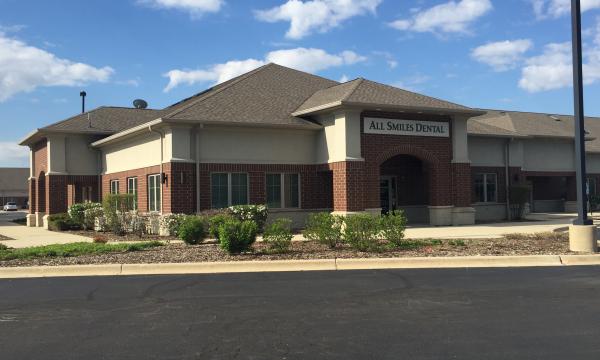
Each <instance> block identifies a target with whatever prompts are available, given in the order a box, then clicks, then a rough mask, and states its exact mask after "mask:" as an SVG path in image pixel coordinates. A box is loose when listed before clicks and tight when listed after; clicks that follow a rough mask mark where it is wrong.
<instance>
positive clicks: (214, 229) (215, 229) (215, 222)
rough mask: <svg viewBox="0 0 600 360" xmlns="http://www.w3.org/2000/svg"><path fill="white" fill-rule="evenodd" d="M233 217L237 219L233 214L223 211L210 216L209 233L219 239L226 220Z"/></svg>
mask: <svg viewBox="0 0 600 360" xmlns="http://www.w3.org/2000/svg"><path fill="white" fill-rule="evenodd" d="M231 219H235V218H234V217H233V216H231V215H229V214H228V213H223V212H222V213H218V214H216V215H213V216H212V217H210V218H209V219H208V233H209V235H210V237H212V238H214V239H217V240H219V228H220V227H221V225H223V224H224V223H225V222H226V221H228V220H231Z"/></svg>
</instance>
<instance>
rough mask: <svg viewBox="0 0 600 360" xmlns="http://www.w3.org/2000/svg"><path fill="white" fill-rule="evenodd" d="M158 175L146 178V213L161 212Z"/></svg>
mask: <svg viewBox="0 0 600 360" xmlns="http://www.w3.org/2000/svg"><path fill="white" fill-rule="evenodd" d="M160 185H161V184H160V175H159V174H156V175H149V176H148V211H161V207H160V201H161V198H160Z"/></svg>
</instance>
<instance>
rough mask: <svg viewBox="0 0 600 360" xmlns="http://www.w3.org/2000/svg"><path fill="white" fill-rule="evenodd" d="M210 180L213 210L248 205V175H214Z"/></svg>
mask: <svg viewBox="0 0 600 360" xmlns="http://www.w3.org/2000/svg"><path fill="white" fill-rule="evenodd" d="M210 179H211V180H210V186H211V206H212V208H213V209H222V208H226V207H228V206H233V205H246V204H248V197H249V196H248V174H246V173H212V174H211V177H210Z"/></svg>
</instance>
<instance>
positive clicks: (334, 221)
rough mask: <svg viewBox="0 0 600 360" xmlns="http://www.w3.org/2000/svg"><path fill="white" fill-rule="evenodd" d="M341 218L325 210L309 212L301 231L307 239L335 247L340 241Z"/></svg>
mask: <svg viewBox="0 0 600 360" xmlns="http://www.w3.org/2000/svg"><path fill="white" fill-rule="evenodd" d="M342 225H343V219H342V218H341V217H340V216H336V215H333V214H330V213H327V212H320V213H315V214H310V215H309V217H308V220H307V222H306V228H305V230H304V232H303V234H304V237H306V238H307V239H309V240H314V241H318V242H319V243H321V244H323V245H327V246H329V247H330V248H332V249H333V248H335V247H336V246H337V245H338V244H339V243H341V241H342Z"/></svg>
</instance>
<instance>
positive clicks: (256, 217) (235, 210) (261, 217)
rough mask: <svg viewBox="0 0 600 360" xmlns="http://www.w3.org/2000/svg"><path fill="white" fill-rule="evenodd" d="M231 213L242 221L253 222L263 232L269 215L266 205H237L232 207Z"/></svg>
mask: <svg viewBox="0 0 600 360" xmlns="http://www.w3.org/2000/svg"><path fill="white" fill-rule="evenodd" d="M228 210H229V213H230V214H231V215H233V216H234V217H235V218H236V219H238V220H240V221H246V220H251V221H254V222H255V223H256V225H257V226H258V231H259V232H262V230H263V229H264V227H265V222H266V221H267V216H268V215H269V213H268V210H267V207H266V206H265V205H236V206H231V207H230V208H229V209H228Z"/></svg>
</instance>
